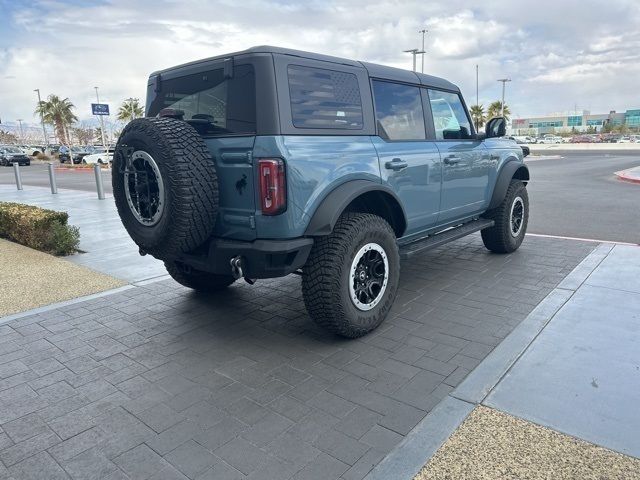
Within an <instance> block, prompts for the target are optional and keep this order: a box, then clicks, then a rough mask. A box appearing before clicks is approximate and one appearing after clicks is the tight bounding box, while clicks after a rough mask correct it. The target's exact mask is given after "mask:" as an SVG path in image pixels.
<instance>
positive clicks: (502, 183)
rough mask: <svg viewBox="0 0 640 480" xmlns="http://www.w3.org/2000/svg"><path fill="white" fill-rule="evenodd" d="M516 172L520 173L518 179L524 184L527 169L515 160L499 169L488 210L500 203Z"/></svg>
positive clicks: (527, 177) (527, 175) (527, 172)
mask: <svg viewBox="0 0 640 480" xmlns="http://www.w3.org/2000/svg"><path fill="white" fill-rule="evenodd" d="M518 171H520V173H519V174H518V178H520V179H521V180H523V181H525V182H526V181H528V180H529V168H528V167H527V166H526V165H525V164H524V163H522V162H520V161H518V160H516V159H513V160H511V161H507V163H505V164H504V166H503V167H502V168H501V169H500V172H499V173H498V178H497V179H496V184H495V186H494V187H493V195H492V196H491V202H489V207H488V209H489V210H491V209H492V208H496V207H497V206H498V205H500V203H502V200H503V199H504V196H505V195H506V194H507V189H508V188H509V183H511V179H512V178H513V177H514V175H516V172H518Z"/></svg>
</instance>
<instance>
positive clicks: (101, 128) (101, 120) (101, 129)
mask: <svg viewBox="0 0 640 480" xmlns="http://www.w3.org/2000/svg"><path fill="white" fill-rule="evenodd" d="M93 88H95V89H96V100H97V101H98V103H100V95H98V87H93ZM100 133H101V134H102V146H103V147H104V148H107V143H106V142H105V139H104V120H103V118H102V115H100Z"/></svg>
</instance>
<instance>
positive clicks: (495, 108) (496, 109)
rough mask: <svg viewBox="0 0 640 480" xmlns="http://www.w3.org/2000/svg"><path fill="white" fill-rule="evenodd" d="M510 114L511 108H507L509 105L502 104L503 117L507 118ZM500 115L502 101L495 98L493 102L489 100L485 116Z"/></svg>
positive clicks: (493, 116)
mask: <svg viewBox="0 0 640 480" xmlns="http://www.w3.org/2000/svg"><path fill="white" fill-rule="evenodd" d="M510 115H511V110H509V106H508V105H507V104H506V103H505V104H504V118H505V119H507V120H509V116H510ZM500 116H502V102H501V101H500V100H496V101H495V102H491V105H489V108H487V118H495V117H500Z"/></svg>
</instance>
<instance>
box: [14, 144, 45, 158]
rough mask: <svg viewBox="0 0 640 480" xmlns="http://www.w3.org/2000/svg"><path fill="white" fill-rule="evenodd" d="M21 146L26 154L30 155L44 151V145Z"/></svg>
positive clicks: (33, 155)
mask: <svg viewBox="0 0 640 480" xmlns="http://www.w3.org/2000/svg"><path fill="white" fill-rule="evenodd" d="M19 148H20V150H22V152H23V153H24V154H25V155H29V156H30V157H35V156H36V155H39V154H40V153H44V147H42V146H38V145H20V146H19Z"/></svg>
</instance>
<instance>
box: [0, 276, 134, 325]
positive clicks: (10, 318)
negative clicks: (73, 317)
mask: <svg viewBox="0 0 640 480" xmlns="http://www.w3.org/2000/svg"><path fill="white" fill-rule="evenodd" d="M132 288H136V286H135V285H123V286H122V287H118V288H112V289H110V290H105V291H103V292H98V293H92V294H91V295H84V296H82V297H77V298H72V299H69V300H64V301H62V302H57V303H51V304H49V305H44V306H42V307H37V308H32V309H31V310H25V311H24V312H18V313H12V314H11V315H7V316H6V317H0V325H3V324H5V323H7V322H11V321H13V320H18V319H19V318H24V317H29V316H31V315H37V314H39V313H44V312H48V311H50V310H55V309H57V308H62V307H68V306H69V305H75V304H76V303H82V302H85V301H87V300H94V299H96V298H101V297H107V296H109V295H114V294H116V293H121V292H125V291H127V290H131V289H132Z"/></svg>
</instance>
